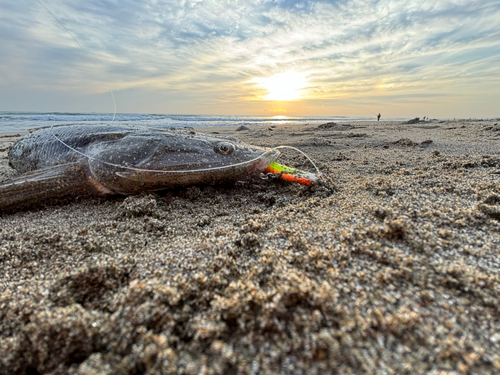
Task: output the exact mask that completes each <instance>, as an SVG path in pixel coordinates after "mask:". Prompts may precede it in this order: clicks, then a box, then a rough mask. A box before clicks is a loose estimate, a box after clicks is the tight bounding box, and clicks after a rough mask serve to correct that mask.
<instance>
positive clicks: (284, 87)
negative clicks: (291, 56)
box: [254, 72, 307, 100]
mask: <svg viewBox="0 0 500 375" xmlns="http://www.w3.org/2000/svg"><path fill="white" fill-rule="evenodd" d="M254 82H255V83H258V84H259V85H260V86H262V87H263V88H265V89H266V90H267V91H268V94H267V95H266V96H265V97H264V99H266V100H294V99H299V98H301V97H302V90H303V89H304V88H305V87H306V86H307V80H306V77H305V74H304V73H295V72H285V73H278V74H275V75H274V76H272V77H268V78H255V79H254Z"/></svg>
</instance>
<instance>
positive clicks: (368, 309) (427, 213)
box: [0, 120, 500, 374]
mask: <svg viewBox="0 0 500 375" xmlns="http://www.w3.org/2000/svg"><path fill="white" fill-rule="evenodd" d="M498 122H499V120H484V121H481V120H458V121H437V120H434V121H431V122H426V123H418V124H402V123H399V122H397V123H396V122H392V123H391V122H382V121H381V122H365V123H357V122H356V123H352V124H349V125H348V126H346V125H345V124H337V125H332V126H329V127H325V128H318V127H317V126H313V125H303V126H289V127H287V126H278V127H276V128H274V129H270V128H267V127H251V128H250V130H242V131H236V130H235V128H218V129H216V128H206V129H205V131H207V132H219V133H220V134H227V135H232V136H236V137H238V138H240V139H242V140H243V141H246V142H247V143H250V144H255V145H263V146H278V145H291V146H294V147H297V148H300V149H301V150H303V151H305V152H307V153H308V154H309V155H310V156H311V157H312V158H313V159H314V160H315V161H316V162H317V164H318V167H319V168H320V169H321V170H322V171H323V172H324V173H325V175H326V176H328V178H329V179H330V180H331V181H332V183H324V184H320V185H318V186H315V187H312V188H308V187H305V186H302V185H297V184H289V183H283V182H280V181H275V180H259V181H245V182H238V183H236V184H235V185H233V186H224V187H189V188H186V189H182V190H177V191H169V192H162V193H158V194H147V195H142V196H135V197H112V198H107V199H104V198H96V199H81V200H78V201H75V202H72V203H69V204H65V205H56V206H48V207H41V208H40V209H38V210H31V211H24V212H17V213H13V214H8V215H7V214H4V215H2V216H0V267H1V273H0V374H14V373H16V374H37V373H50V374H131V373H132V374H139V373H147V374H160V373H165V374H167V373H171V374H221V373H228V374H231V373H238V374H257V373H262V374H267V373H283V374H294V373H297V374H303V373H308V374H314V373H342V374H349V373H355V374H361V373H380V374H390V373H398V374H404V373H408V374H415V373H424V372H428V373H433V374H451V373H453V374H455V373H485V374H488V373H499V372H500V277H499V268H500V257H499V248H500V184H499V178H500V142H499V141H500V125H499V124H498ZM15 139H16V137H7V138H6V137H1V138H0V180H5V179H7V178H9V177H13V176H14V175H15V173H14V172H13V171H12V170H10V169H9V167H8V165H7V159H6V156H7V148H8V147H9V145H10V144H12V143H13V142H14V141H15ZM285 152H286V154H287V155H286V156H285V157H284V158H282V159H280V161H281V162H283V163H284V164H287V165H290V166H293V167H300V168H304V169H306V168H309V165H308V163H307V161H306V159H305V158H304V157H303V156H301V155H299V154H296V153H294V152H293V151H290V152H288V151H285Z"/></svg>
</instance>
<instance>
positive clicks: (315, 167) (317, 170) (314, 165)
mask: <svg viewBox="0 0 500 375" xmlns="http://www.w3.org/2000/svg"><path fill="white" fill-rule="evenodd" d="M274 148H290V149H292V150H295V151H298V152H300V153H301V154H302V155H304V156H305V157H306V158H307V160H309V161H310V162H311V164H312V165H313V167H314V169H316V172H318V176H319V175H321V172H320V170H319V168H318V167H317V166H316V164H314V162H313V161H312V159H311V158H310V157H309V156H308V155H307V154H306V153H305V152H304V151H301V150H299V149H298V148H295V147H292V146H276V147H274Z"/></svg>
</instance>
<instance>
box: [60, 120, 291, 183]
mask: <svg viewBox="0 0 500 375" xmlns="http://www.w3.org/2000/svg"><path fill="white" fill-rule="evenodd" d="M53 127H54V125H52V126H51V127H50V129H51V130H52V128H53ZM52 135H53V136H54V137H55V138H56V139H57V140H58V141H59V142H61V143H62V144H63V145H64V146H66V147H67V148H69V149H70V150H71V151H73V152H75V153H77V154H78V155H81V156H83V157H85V158H87V159H89V160H95V161H97V162H99V163H102V164H105V165H109V166H110V167H115V168H120V169H127V170H131V171H136V172H154V173H197V172H207V171H215V170H220V169H227V168H232V167H238V166H243V165H249V164H252V163H253V162H255V161H258V160H259V159H261V156H262V155H261V156H258V157H256V158H255V159H252V160H248V161H244V162H241V163H237V164H231V165H229V166H227V167H213V168H203V169H194V170H177V171H165V170H159V169H143V168H136V167H131V166H128V165H120V164H114V163H110V162H107V161H104V160H101V159H98V158H94V157H92V156H89V155H87V154H85V153H83V152H81V151H78V150H77V149H75V148H74V147H71V146H70V145H68V144H67V143H66V142H64V141H63V140H62V139H60V138H59V137H58V136H57V134H56V133H53V134H52ZM283 147H287V146H283ZM276 148H278V147H276ZM292 148H293V147H292Z"/></svg>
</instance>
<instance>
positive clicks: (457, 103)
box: [0, 0, 500, 118]
mask: <svg viewBox="0 0 500 375" xmlns="http://www.w3.org/2000/svg"><path fill="white" fill-rule="evenodd" d="M110 91H112V93H113V95H114V97H115V100H116V106H117V111H118V112H119V113H167V114H220V115H266V116H277V115H283V116H341V115H343V116H368V117H370V116H373V113H378V112H381V113H382V115H383V117H409V118H413V117H417V116H419V117H422V116H428V117H431V118H455V117H456V118H470V117H473V118H478V117H483V118H484V117H500V104H499V103H500V1H499V0H449V1H443V0H432V1H428V0H340V1H337V0H317V1H300V0H253V1H243V0H241V1H240V0H177V1H174V0H141V1H138V0H134V1H133V0H99V1H94V0H71V1H70V0H0V111H36V112H51V111H58V112H103V113H109V112H113V98H112V96H111V94H110Z"/></svg>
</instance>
